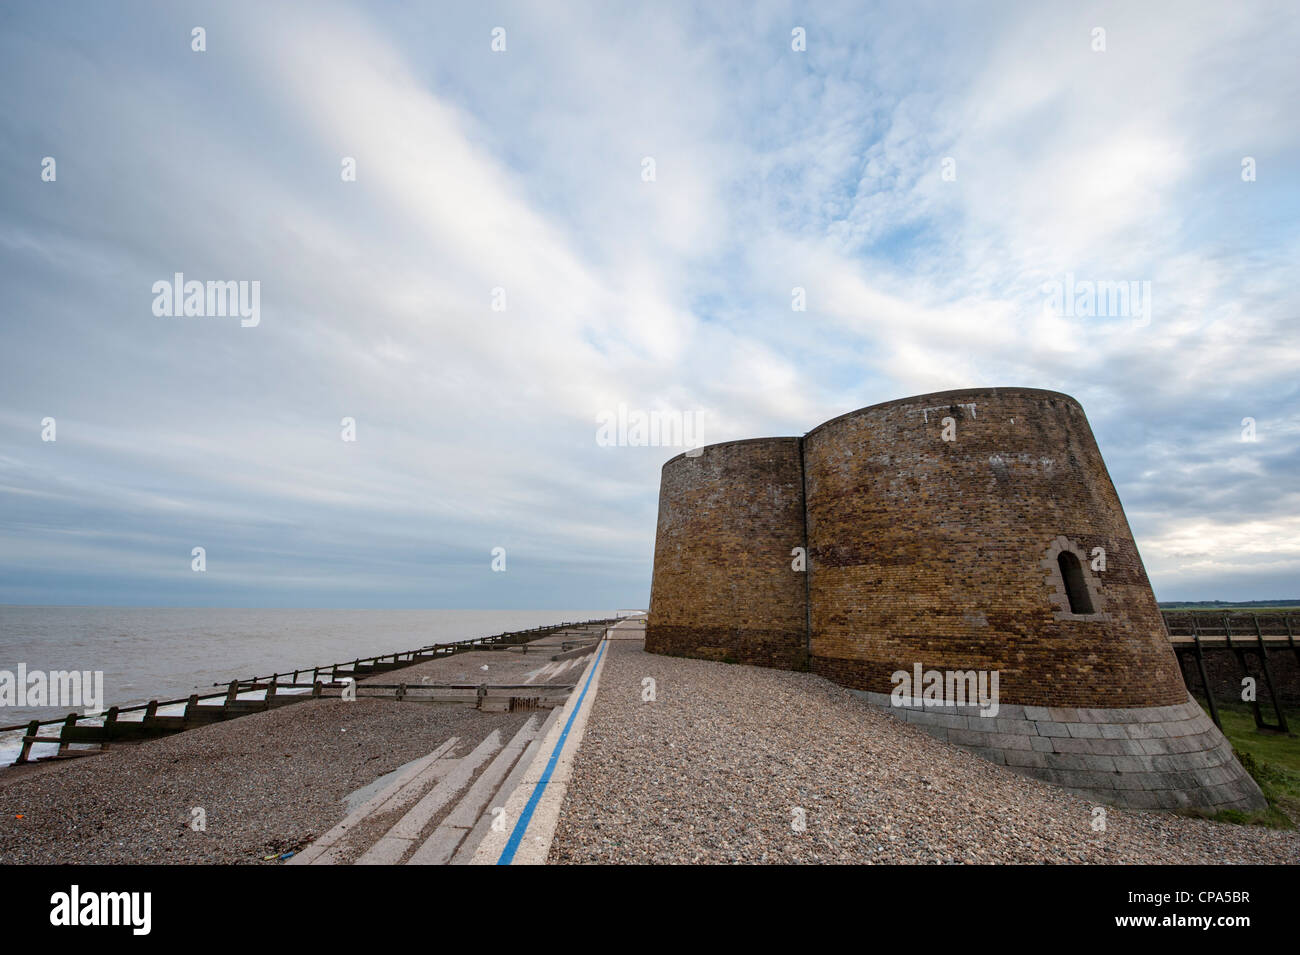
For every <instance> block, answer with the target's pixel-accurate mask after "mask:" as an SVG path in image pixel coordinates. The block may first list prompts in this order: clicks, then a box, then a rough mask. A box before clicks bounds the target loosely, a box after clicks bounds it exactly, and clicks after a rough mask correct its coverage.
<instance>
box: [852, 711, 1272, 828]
mask: <svg viewBox="0 0 1300 955" xmlns="http://www.w3.org/2000/svg"><path fill="white" fill-rule="evenodd" d="M852 692H853V693H854V694H855V695H856V696H859V697H862V698H863V699H865V700H867V701H868V702H870V703H872V704H874V705H876V706H880V707H883V708H885V709H888V710H889V711H890V712H891V713H893V714H894V715H895V716H897V717H899V718H900V719H902V720H905V721H906V722H908V723H914V724H916V725H917V726H919V727H920V728H921V729H923V730H925V731H926V732H927V733H929V734H930V735H932V736H937V737H938V738H940V739H943V740H946V741H947V742H949V743H952V744H953V745H954V746H960V747H962V748H963V749H967V750H969V751H971V752H973V753H975V754H976V755H978V756H981V757H983V758H984V759H987V760H989V761H990V762H993V763H998V764H1000V765H1003V766H1006V767H1007V768H1009V769H1012V770H1014V771H1015V772H1018V773H1022V774H1024V775H1026V776H1032V777H1034V778H1035V779H1040V780H1042V781H1043V782H1047V783H1053V784H1055V785H1057V786H1062V787H1064V788H1066V789H1069V790H1071V791H1073V792H1075V793H1078V794H1080V795H1083V796H1086V797H1088V798H1092V799H1097V800H1100V801H1101V802H1105V803H1109V804H1112V805H1116V806H1124V807H1127V808H1130V809H1191V808H1198V809H1209V810H1218V809H1241V810H1247V811H1249V810H1253V809H1263V808H1264V807H1265V806H1266V805H1267V802H1266V800H1265V799H1264V795H1263V793H1261V792H1260V789H1259V786H1257V785H1256V784H1255V781H1254V780H1253V779H1251V777H1250V774H1248V773H1247V772H1246V771H1245V770H1244V769H1243V768H1242V767H1241V764H1240V763H1238V762H1237V760H1236V758H1235V757H1234V756H1233V754H1232V744H1231V743H1229V742H1228V740H1227V739H1226V738H1225V737H1224V735H1223V734H1222V733H1221V732H1219V729H1218V727H1216V726H1215V725H1214V723H1213V722H1212V721H1211V720H1210V718H1209V717H1208V716H1206V715H1205V712H1204V711H1203V710H1202V709H1201V707H1200V706H1199V705H1198V704H1197V703H1196V701H1195V700H1193V699H1192V698H1191V697H1190V696H1189V697H1188V698H1187V702H1186V703H1182V704H1179V705H1176V706H1151V707H1135V708H1122V709H1097V708H1074V707H1057V706H1051V707H1048V706H1018V705H1005V704H1004V705H1002V706H999V707H998V710H997V715H996V716H982V715H981V711H980V708H979V707H978V706H925V705H923V704H922V702H921V701H920V700H907V701H905V703H904V704H903V705H894V702H893V699H892V697H890V696H889V695H888V694H884V693H871V692H866V691H862V690H854V691H852Z"/></svg>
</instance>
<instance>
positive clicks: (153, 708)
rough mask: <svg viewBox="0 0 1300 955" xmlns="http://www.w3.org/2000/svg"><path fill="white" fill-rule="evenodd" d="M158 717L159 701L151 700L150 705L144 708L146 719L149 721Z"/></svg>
mask: <svg viewBox="0 0 1300 955" xmlns="http://www.w3.org/2000/svg"><path fill="white" fill-rule="evenodd" d="M195 699H197V697H195ZM157 715H158V701H157V700H150V701H149V705H148V706H146V707H145V708H144V718H145V719H147V720H151V719H153V718H154V717H155V716H157Z"/></svg>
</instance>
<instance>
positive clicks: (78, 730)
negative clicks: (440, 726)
mask: <svg viewBox="0 0 1300 955" xmlns="http://www.w3.org/2000/svg"><path fill="white" fill-rule="evenodd" d="M616 620H617V618H608V619H604V620H587V621H582V622H565V623H561V624H556V625H553V626H546V627H533V628H532V629H530V630H512V631H507V632H505V633H498V634H494V635H492V636H489V637H477V638H475V639H473V640H464V641H459V642H456V643H435V644H429V645H428V646H424V647H420V648H418V649H416V650H406V651H401V652H398V653H385V654H379V655H377V656H373V657H358V658H355V659H353V660H350V661H345V662H339V663H330V664H326V665H324V666H314V667H310V668H300V669H297V670H294V671H292V672H290V671H285V672H283V673H271V674H268V675H266V676H260V677H250V678H248V679H246V680H232V681H231V682H230V683H229V684H226V685H225V687H224V689H222V690H220V691H217V692H214V693H206V694H192V695H190V696H188V697H185V698H182V699H174V700H150V701H149V702H148V703H141V704H139V705H136V706H125V707H118V706H114V707H110V708H109V709H108V710H107V711H106V712H105V713H104V714H103V721H102V722H94V721H97V720H99V719H100V717H99V716H98V715H96V716H84V715H79V714H77V713H69V714H68V715H67V716H66V717H59V718H56V719H51V720H32V721H30V722H29V723H18V724H15V725H12V726H0V732H11V731H15V730H25V731H26V732H25V733H24V735H23V739H22V749H21V751H20V752H19V755H18V758H17V759H16V760H15V761H14V763H13V765H15V766H17V765H19V764H22V763H26V762H29V761H30V755H31V748H32V746H34V745H36V744H38V743H51V744H53V743H57V744H58V746H59V751H58V754H57V755H56V756H54V757H46V758H53V759H60V758H62V759H68V758H73V757H77V756H89V755H93V754H94V753H97V752H100V751H102V750H103V749H106V748H107V747H108V746H109V744H111V743H114V742H140V741H143V740H148V739H156V738H158V737H161V736H169V735H171V734H172V733H180V732H183V731H185V730H189V729H194V728H196V727H199V726H206V725H208V724H210V723H219V722H223V721H225V720H230V719H236V718H238V717H240V716H246V715H248V714H249V713H262V712H265V711H266V710H270V709H274V708H276V707H280V706H288V705H291V704H293V703H301V702H304V701H306V700H312V699H319V698H321V697H326V696H334V697H337V696H341V695H344V694H345V693H348V694H352V695H354V696H356V697H367V698H373V697H378V698H387V699H392V700H395V701H398V702H401V701H409V702H428V703H465V704H471V705H475V706H477V707H478V708H480V709H486V710H501V711H514V710H518V709H545V708H549V707H552V706H555V705H556V704H557V703H558V702H563V700H564V699H565V698H566V697H567V695H568V693H569V691H570V690H571V689H572V686H571V685H570V686H548V685H533V684H500V685H497V684H430V683H416V684H405V683H393V684H359V683H358V682H357V681H358V680H360V679H361V678H363V677H367V676H372V675H374V674H377V673H386V672H388V671H390V670H397V669H400V668H402V667H409V666H413V665H414V664H417V663H422V662H424V661H426V660H437V659H440V658H442V657H448V656H453V655H455V654H458V653H468V652H470V651H474V650H515V651H516V652H526V650H527V645H528V644H529V643H532V642H533V641H536V640H539V639H542V638H546V637H559V636H564V637H575V638H576V637H579V636H585V637H586V638H587V639H588V640H590V639H593V638H594V637H597V636H599V635H600V633H602V632H603V631H604V628H605V627H607V626H609V625H610V624H612V623H614V622H616ZM593 631H595V632H593ZM577 643H578V641H577V640H572V639H571V640H564V641H562V642H561V644H560V646H562V647H564V648H565V649H569V648H570V647H571V646H576V645H577ZM550 646H555V645H554V644H551V645H550ZM308 675H310V679H306V677H307V676H308ZM213 685H214V686H220V684H213ZM286 691H289V692H286ZM299 691H302V692H299ZM306 691H310V692H306ZM253 692H264V694H265V695H264V696H263V698H261V699H240V698H239V697H240V695H241V694H246V693H253ZM213 700H220V701H221V702H220V703H213V702H211V701H213ZM180 704H185V710H184V712H183V713H182V714H178V715H160V714H159V713H158V710H159V709H162V708H165V707H171V706H179V705H180ZM127 713H131V714H134V713H141V714H142V715H141V717H140V718H139V719H121V717H122V715H123V714H127ZM55 726H58V727H59V729H58V731H57V735H53V730H52V729H46V730H45V734H46V735H43V734H42V727H49V728H53V727H55ZM73 744H98V746H99V749H97V750H73V749H71V748H70V747H71V746H72V745H73Z"/></svg>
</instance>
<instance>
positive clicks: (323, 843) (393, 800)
mask: <svg viewBox="0 0 1300 955" xmlns="http://www.w3.org/2000/svg"><path fill="white" fill-rule="evenodd" d="M458 742H460V738H459V737H457V736H453V737H451V739H449V740H447V741H446V742H445V743H443V744H442V745H441V746H439V747H438V748H437V749H435V750H434V751H433V752H432V753H430V754H429V755H427V756H423V757H421V758H420V759H419V760H417V761H416V762H415V763H413V764H412V765H410V766H408V767H407V768H406V769H405V770H404V771H403V772H402V773H401V775H399V776H398V777H397V778H396V779H394V780H393V782H392V783H391V784H390V785H388V786H386V787H384V789H382V790H381V791H379V792H378V793H375V795H373V796H371V797H370V798H369V799H367V800H366V801H365V802H363V803H362V804H361V805H359V806H357V807H356V808H355V809H353V810H352V811H351V812H350V813H348V814H347V816H346V817H344V819H343V821H342V822H340V823H339V824H338V825H337V826H335V827H334V828H333V829H331V830H330V831H329V832H327V833H325V834H324V835H323V836H321V837H320V838H319V839H317V840H316V841H315V842H313V843H312V844H311V845H309V846H308V847H307V848H306V849H304V850H303V851H302V852H300V853H298V854H297V855H296V856H294V857H293V858H292V859H290V860H289V863H288V864H289V865H336V864H338V863H340V862H342V861H343V859H344V855H345V851H346V839H345V837H346V836H347V835H348V834H349V833H350V832H352V830H353V829H355V828H356V827H357V826H358V825H360V824H361V823H362V822H364V821H365V820H367V819H370V818H373V817H375V816H379V815H384V814H387V813H390V812H395V811H397V810H399V809H402V808H403V807H405V806H407V805H410V804H411V803H412V802H414V801H415V800H416V799H417V798H419V797H420V795H421V794H423V793H424V792H425V791H426V790H427V789H428V788H429V787H430V786H431V785H433V784H435V783H436V782H438V781H439V780H441V779H442V778H444V777H445V776H446V775H447V773H448V772H450V771H451V769H452V768H453V767H454V766H455V765H456V763H457V761H458V760H457V758H456V757H455V756H452V755H451V753H452V751H453V750H454V748H455V746H456V744H457V743H458Z"/></svg>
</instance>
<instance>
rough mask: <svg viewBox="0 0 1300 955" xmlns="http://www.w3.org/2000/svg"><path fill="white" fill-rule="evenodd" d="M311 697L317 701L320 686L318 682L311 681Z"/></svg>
mask: <svg viewBox="0 0 1300 955" xmlns="http://www.w3.org/2000/svg"><path fill="white" fill-rule="evenodd" d="M311 695H312V696H313V697H314V698H316V699H319V698H320V695H321V685H320V680H313V681H312V684H311Z"/></svg>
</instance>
